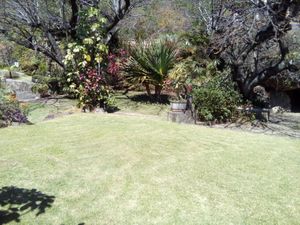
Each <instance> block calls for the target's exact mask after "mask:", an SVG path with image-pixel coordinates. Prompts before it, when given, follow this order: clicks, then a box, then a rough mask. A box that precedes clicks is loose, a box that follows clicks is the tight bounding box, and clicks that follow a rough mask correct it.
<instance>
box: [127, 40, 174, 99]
mask: <svg viewBox="0 0 300 225" xmlns="http://www.w3.org/2000/svg"><path fill="white" fill-rule="evenodd" d="M175 60H176V54H175V47H174V44H173V43H170V42H167V41H164V42H158V43H152V44H150V45H148V46H145V45H139V46H137V47H134V48H132V49H131V50H130V59H129V60H128V61H127V63H126V64H125V65H124V68H123V70H124V72H125V77H126V80H127V81H128V82H129V83H130V84H132V85H136V84H142V85H144V86H145V88H146V90H147V94H148V95H149V96H151V91H150V85H153V86H154V87H155V94H156V96H157V97H158V98H159V97H160V94H161V91H162V89H163V85H164V81H165V80H166V79H167V78H168V75H169V72H170V71H171V69H172V68H173V67H174V65H175Z"/></svg>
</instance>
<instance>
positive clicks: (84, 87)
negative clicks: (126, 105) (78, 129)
mask: <svg viewBox="0 0 300 225" xmlns="http://www.w3.org/2000/svg"><path fill="white" fill-rule="evenodd" d="M79 80H80V85H79V100H80V101H79V103H80V106H82V107H83V108H84V109H89V110H93V108H94V107H95V106H100V107H102V108H105V106H106V104H107V103H108V102H109V99H108V98H109V96H110V95H109V88H108V87H107V85H106V81H105V78H104V77H103V76H102V75H101V74H98V73H97V71H96V70H95V69H88V70H87V71H86V72H83V73H81V74H80V77H79Z"/></svg>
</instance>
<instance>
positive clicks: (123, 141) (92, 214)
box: [0, 114, 300, 225]
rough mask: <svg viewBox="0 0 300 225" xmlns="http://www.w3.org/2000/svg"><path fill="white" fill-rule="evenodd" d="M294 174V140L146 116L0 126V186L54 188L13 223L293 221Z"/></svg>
mask: <svg viewBox="0 0 300 225" xmlns="http://www.w3.org/2000/svg"><path fill="white" fill-rule="evenodd" d="M299 176H300V140H297V139H289V138H281V137H275V136H266V135H256V134H250V133H242V132H234V131H227V130H221V129H220V130H219V129H211V128H205V127H199V126H193V125H178V124H173V123H169V122H166V121H163V120H160V119H156V118H154V117H148V116H141V117H133V116H124V115H97V114H74V115H71V116H65V117H61V118H57V119H55V120H51V121H46V122H43V123H38V124H36V125H32V126H21V127H11V128H7V129H1V130H0V188H1V187H7V186H14V187H17V188H24V189H28V190H31V189H36V190H37V191H40V192H41V193H44V194H47V195H50V196H54V197H55V198H54V202H53V203H50V205H51V207H49V208H47V209H46V210H45V212H44V213H42V214H40V215H38V216H36V213H37V212H38V210H37V209H35V210H32V211H29V212H28V213H23V214H24V215H23V214H22V215H21V216H20V222H19V223H18V224H26V225H27V224H39V225H42V224H65V225H69V224H70V225H73V224H76V225H77V224H86V225H88V224H299V223H300V177H299ZM0 196H1V193H0ZM11 197H13V196H11ZM1 201H2V202H3V199H2V200H1V199H0V202H1ZM16 203H18V202H16ZM0 207H1V204H0ZM7 207H9V205H7V204H2V208H0V211H1V210H2V211H5V210H6V209H7ZM15 207H19V205H18V204H16V205H15ZM33 209H34V208H33ZM27 211H28V210H27ZM27 211H26V210H24V212H27ZM14 223H15V222H13V221H12V222H11V223H10V224H14ZM0 224H1V218H0Z"/></svg>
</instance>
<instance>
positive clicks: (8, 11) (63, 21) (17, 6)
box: [0, 0, 134, 67]
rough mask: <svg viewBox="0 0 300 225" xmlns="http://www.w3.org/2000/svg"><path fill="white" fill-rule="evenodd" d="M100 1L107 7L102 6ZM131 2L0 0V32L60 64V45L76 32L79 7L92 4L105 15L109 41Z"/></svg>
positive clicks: (80, 8) (81, 9) (106, 32)
mask: <svg viewBox="0 0 300 225" xmlns="http://www.w3.org/2000/svg"><path fill="white" fill-rule="evenodd" d="M104 3H107V5H109V6H110V10H105V9H104V8H103V4H104ZM133 3H134V2H133V1H132V0H106V1H100V0H22V1H20V0H1V8H0V32H1V33H3V34H4V35H5V36H6V37H7V38H9V40H11V41H14V42H16V43H17V44H19V45H22V46H25V47H26V48H30V49H33V50H36V51H38V52H41V53H43V54H44V55H46V56H47V57H48V58H50V59H52V60H53V61H55V62H56V63H57V64H59V65H60V66H61V67H64V63H63V59H64V56H65V53H64V51H63V50H62V49H63V47H64V43H65V42H66V41H67V42H70V41H74V40H76V39H77V38H78V36H80V33H79V32H78V29H79V26H78V25H79V23H80V20H81V17H80V12H81V11H83V10H85V9H88V8H90V7H94V8H96V9H97V10H98V11H99V13H100V14H102V15H103V16H104V17H105V18H106V19H107V24H106V27H105V34H106V42H107V43H110V41H111V37H112V36H113V35H114V33H115V32H116V31H117V27H118V24H119V22H120V21H121V20H122V19H123V18H124V17H125V15H126V14H127V13H128V12H129V10H130V9H131V7H133V5H134V4H133Z"/></svg>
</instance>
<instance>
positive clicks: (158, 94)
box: [155, 85, 162, 100]
mask: <svg viewBox="0 0 300 225" xmlns="http://www.w3.org/2000/svg"><path fill="white" fill-rule="evenodd" d="M161 90H162V86H161V85H155V96H156V98H157V99H158V100H160V95H161Z"/></svg>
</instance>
